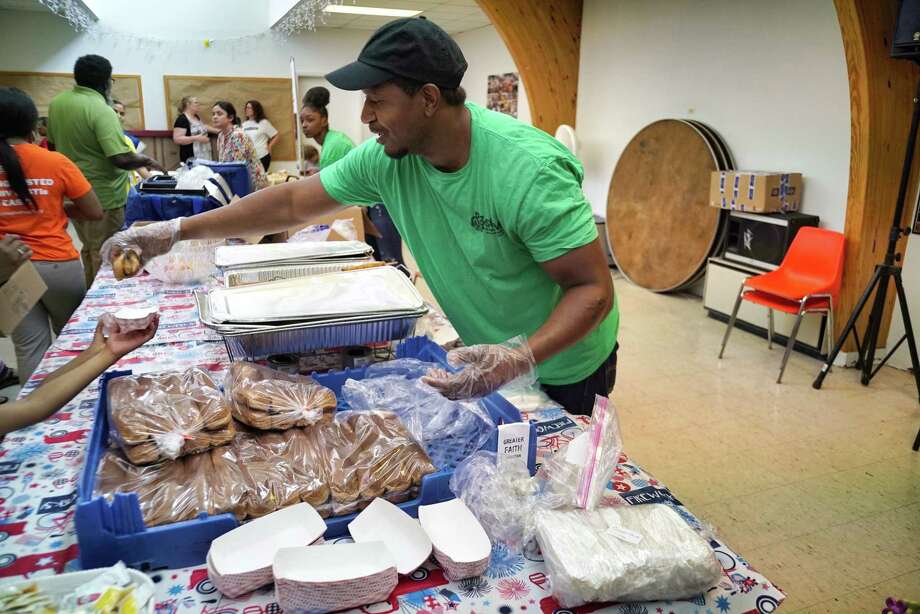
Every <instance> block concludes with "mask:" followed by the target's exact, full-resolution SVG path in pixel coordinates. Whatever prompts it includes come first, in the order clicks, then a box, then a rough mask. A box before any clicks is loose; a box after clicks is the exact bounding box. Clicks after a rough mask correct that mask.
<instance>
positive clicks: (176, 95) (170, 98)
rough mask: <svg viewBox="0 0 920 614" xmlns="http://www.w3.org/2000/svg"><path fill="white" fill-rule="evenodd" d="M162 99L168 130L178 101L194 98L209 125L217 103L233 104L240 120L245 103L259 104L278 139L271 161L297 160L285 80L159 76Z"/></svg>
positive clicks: (288, 82)
mask: <svg viewBox="0 0 920 614" xmlns="http://www.w3.org/2000/svg"><path fill="white" fill-rule="evenodd" d="M163 92H164V94H165V96H166V121H167V122H168V123H167V125H168V126H170V127H172V125H173V122H174V121H175V120H176V115H177V114H178V112H179V111H178V109H177V108H176V106H177V104H178V102H179V100H181V99H182V97H183V96H195V97H197V98H198V101H199V102H200V103H201V111H200V114H201V120H202V121H204V122H205V123H207V124H210V123H211V107H212V106H213V105H214V103H215V102H217V101H218V100H228V101H230V102H231V103H233V107H234V108H235V109H236V112H237V113H239V114H240V120H241V121H243V120H245V119H246V117H245V115H244V113H245V111H244V107H245V106H246V101H247V100H258V101H259V102H261V103H262V108H263V109H264V111H265V116H266V117H267V118H268V120H269V121H270V122H271V123H272V125H273V126H274V127H275V128H276V129H277V130H278V134H279V135H280V136H281V138H279V139H278V143H277V144H276V145H275V146H274V148H272V160H279V161H288V160H296V159H297V147H296V143H297V130H298V126H297V125H295V123H294V117H293V115H292V113H291V109H293V108H294V104H293V98H292V96H293V94H292V93H291V80H290V78H288V77H202V76H192V75H163Z"/></svg>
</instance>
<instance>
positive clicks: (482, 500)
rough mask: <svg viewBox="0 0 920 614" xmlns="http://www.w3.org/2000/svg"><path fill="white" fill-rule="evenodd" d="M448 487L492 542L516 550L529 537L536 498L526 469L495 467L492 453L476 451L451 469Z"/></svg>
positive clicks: (532, 534)
mask: <svg viewBox="0 0 920 614" xmlns="http://www.w3.org/2000/svg"><path fill="white" fill-rule="evenodd" d="M450 490H451V491H452V492H453V493H454V494H455V495H457V498H459V499H460V500H461V501H463V502H464V503H465V504H466V506H467V507H468V508H470V511H472V512H473V515H475V516H476V518H477V519H479V522H480V524H482V527H483V528H484V529H485V530H486V533H487V534H488V536H489V539H490V540H492V543H497V542H500V543H503V544H505V545H506V546H507V547H508V549H509V550H511V551H513V552H520V551H522V550H523V549H524V547H525V546H526V545H527V543H528V542H530V540H531V539H533V537H534V535H535V532H536V526H535V513H536V510H537V507H538V505H539V499H538V493H537V485H536V482H535V481H534V480H533V479H532V478H531V477H530V475H529V474H528V473H527V471H526V469H524V468H522V467H518V466H517V465H512V466H510V467H502V468H501V469H499V468H498V467H497V466H496V464H495V453H494V452H476V453H475V454H473V455H472V456H470V457H469V458H468V459H466V460H465V461H463V462H462V463H460V464H459V465H458V466H457V468H456V469H455V470H454V474H453V475H452V476H451V478H450Z"/></svg>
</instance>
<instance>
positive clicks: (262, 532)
mask: <svg viewBox="0 0 920 614" xmlns="http://www.w3.org/2000/svg"><path fill="white" fill-rule="evenodd" d="M325 531H326V523H325V522H324V521H323V519H322V518H321V517H320V515H319V514H318V513H317V512H316V510H314V509H313V508H312V507H311V506H310V504H309V503H298V504H297V505H292V506H291V507H286V508H284V509H282V510H279V511H277V512H273V513H271V514H268V515H267V516H263V517H262V518H258V519H256V520H253V521H252V522H249V523H246V524H244V525H242V526H241V527H239V528H237V529H234V530H232V531H230V532H229V533H224V534H223V535H221V536H220V537H218V538H217V539H215V540H214V541H213V542H211V549H210V550H209V551H208V559H207V565H208V577H210V579H211V582H213V583H214V586H215V587H216V588H217V590H219V591H220V592H221V593H223V594H224V595H226V596H227V597H232V598H236V597H239V596H240V595H245V594H246V593H249V592H251V591H254V590H255V589H257V588H259V587H262V586H265V585H266V584H271V583H272V579H273V576H272V563H273V561H274V560H275V554H277V552H278V550H280V549H281V548H283V547H285V546H291V545H293V544H300V545H302V546H308V545H310V544H311V543H313V542H314V541H316V540H317V539H319V538H320V537H322V535H323V533H324V532H325Z"/></svg>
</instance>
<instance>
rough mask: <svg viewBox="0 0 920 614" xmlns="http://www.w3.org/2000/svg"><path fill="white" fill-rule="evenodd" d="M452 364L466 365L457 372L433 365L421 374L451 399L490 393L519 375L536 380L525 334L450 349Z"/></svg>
mask: <svg viewBox="0 0 920 614" xmlns="http://www.w3.org/2000/svg"><path fill="white" fill-rule="evenodd" d="M447 362H448V364H450V365H451V366H452V367H463V368H462V369H461V370H460V371H457V372H456V373H450V372H448V371H446V370H444V369H432V370H431V371H429V372H428V374H427V375H426V376H425V377H423V378H422V382H424V383H426V384H428V385H429V386H431V387H432V388H434V389H435V390H437V391H438V392H440V393H441V394H442V395H444V396H445V397H447V398H448V399H453V400H458V399H472V398H478V397H484V396H486V395H488V394H491V393H493V392H495V391H496V390H498V389H499V388H501V387H502V386H504V385H505V384H507V383H509V382H511V381H512V380H514V379H517V378H519V377H526V378H530V379H531V383H533V382H535V381H536V374H535V371H536V362H535V361H534V358H533V352H532V351H531V349H530V346H529V345H528V344H527V340H526V339H525V338H524V337H522V336H521V337H515V338H513V339H510V340H508V341H506V342H505V343H502V344H489V345H473V346H470V347H465V348H457V349H455V350H451V351H450V352H448V353H447Z"/></svg>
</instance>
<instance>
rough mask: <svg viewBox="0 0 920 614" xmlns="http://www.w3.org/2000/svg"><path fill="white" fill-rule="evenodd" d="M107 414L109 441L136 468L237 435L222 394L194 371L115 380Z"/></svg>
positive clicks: (110, 386)
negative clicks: (113, 442)
mask: <svg viewBox="0 0 920 614" xmlns="http://www.w3.org/2000/svg"><path fill="white" fill-rule="evenodd" d="M108 410H109V425H110V436H111V438H112V440H113V441H115V442H117V443H118V445H119V446H120V447H121V449H122V451H123V452H124V453H125V456H126V457H127V458H128V460H130V461H131V462H132V463H134V464H136V465H147V464H151V463H156V462H160V461H163V460H171V459H176V458H179V457H180V456H185V455H187V454H195V453H199V452H203V451H204V450H207V449H209V448H213V447H215V446H218V445H221V444H225V443H228V442H230V440H232V439H233V435H234V433H235V430H234V428H233V424H232V421H231V419H230V407H229V406H228V404H227V403H226V402H225V401H224V399H223V397H222V395H221V393H220V389H218V387H217V384H215V383H214V380H212V379H211V376H210V375H209V374H208V373H207V372H206V371H204V370H203V369H200V368H197V367H193V368H191V369H188V370H186V371H184V372H181V373H178V372H176V373H158V374H152V375H129V376H125V377H118V378H115V379H113V380H111V381H110V382H109V384H108Z"/></svg>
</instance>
